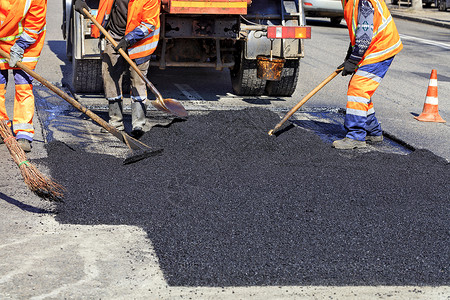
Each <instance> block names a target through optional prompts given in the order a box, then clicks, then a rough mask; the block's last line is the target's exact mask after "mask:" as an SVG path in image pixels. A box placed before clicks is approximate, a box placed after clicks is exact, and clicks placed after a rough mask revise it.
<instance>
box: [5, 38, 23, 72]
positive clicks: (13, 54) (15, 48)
mask: <svg viewBox="0 0 450 300" xmlns="http://www.w3.org/2000/svg"><path fill="white" fill-rule="evenodd" d="M24 52H25V50H23V49H22V47H20V46H19V45H17V44H14V45H12V47H11V51H10V52H9V63H8V64H9V66H10V67H11V68H14V67H15V66H16V64H17V62H18V61H22V58H23V53H24Z"/></svg>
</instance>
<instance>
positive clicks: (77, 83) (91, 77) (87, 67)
mask: <svg viewBox="0 0 450 300" xmlns="http://www.w3.org/2000/svg"><path fill="white" fill-rule="evenodd" d="M72 69H73V71H72V75H73V76H72V87H73V89H74V91H75V92H81V93H101V92H102V91H103V79H102V60H101V59H75V58H74V59H73V61H72Z"/></svg>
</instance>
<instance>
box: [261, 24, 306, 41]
mask: <svg viewBox="0 0 450 300" xmlns="http://www.w3.org/2000/svg"><path fill="white" fill-rule="evenodd" d="M267 38H268V39H310V38H311V27H308V26H268V27H267Z"/></svg>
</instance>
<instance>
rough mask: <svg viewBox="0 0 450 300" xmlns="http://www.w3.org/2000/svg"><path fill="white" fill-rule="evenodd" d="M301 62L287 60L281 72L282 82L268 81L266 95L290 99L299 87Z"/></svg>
mask: <svg viewBox="0 0 450 300" xmlns="http://www.w3.org/2000/svg"><path fill="white" fill-rule="evenodd" d="M299 66H300V60H298V59H291V60H289V59H288V60H286V62H285V63H284V67H283V70H282V71H281V79H280V81H267V84H266V94H267V95H268V96H282V97H290V96H292V94H293V93H294V92H295V88H296V87H297V81H298V74H299V69H300V68H299Z"/></svg>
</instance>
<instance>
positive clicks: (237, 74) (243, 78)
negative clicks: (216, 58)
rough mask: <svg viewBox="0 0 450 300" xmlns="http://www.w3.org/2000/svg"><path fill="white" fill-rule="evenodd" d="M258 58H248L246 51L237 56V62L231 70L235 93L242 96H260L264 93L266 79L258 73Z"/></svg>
mask: <svg viewBox="0 0 450 300" xmlns="http://www.w3.org/2000/svg"><path fill="white" fill-rule="evenodd" d="M256 69H257V65H256V59H246V58H245V57H244V51H243V50H241V51H240V55H239V56H238V57H236V64H235V66H234V68H233V69H232V70H231V71H230V75H231V84H232V86H233V91H234V93H235V94H237V95H240V96H260V95H262V94H263V93H264V88H265V86H266V81H265V80H263V79H259V78H258V77H257V75H256Z"/></svg>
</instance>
